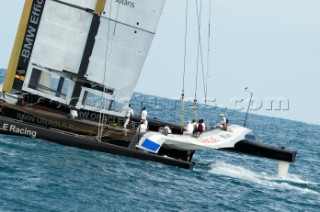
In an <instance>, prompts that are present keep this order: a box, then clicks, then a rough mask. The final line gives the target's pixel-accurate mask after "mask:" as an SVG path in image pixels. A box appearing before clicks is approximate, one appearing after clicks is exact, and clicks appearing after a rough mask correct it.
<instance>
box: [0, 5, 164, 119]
mask: <svg viewBox="0 0 320 212" xmlns="http://www.w3.org/2000/svg"><path fill="white" fill-rule="evenodd" d="M164 3H165V0H152V1H150V0H139V1H137V0H130V1H127V0H110V1H106V0H81V1H79V0H59V1H58V0H33V1H32V0H26V3H25V4H26V6H25V9H24V16H28V15H29V19H28V22H27V23H26V24H27V25H26V26H24V27H20V28H19V31H18V34H17V37H18V36H20V37H21V34H24V38H23V40H22V44H21V50H20V53H17V52H15V53H13V54H12V58H11V60H12V61H13V62H12V63H13V64H14V63H15V62H14V61H18V62H17V64H16V67H15V66H13V67H12V68H11V70H9V69H8V71H9V72H10V73H9V74H8V76H7V78H6V82H5V86H4V91H6V92H10V93H11V92H12V93H19V92H27V93H30V94H35V95H38V96H41V97H44V98H47V99H52V100H54V101H56V102H59V103H62V104H65V105H70V106H72V107H74V108H77V109H85V110H91V111H98V112H103V113H108V114H113V115H120V116H123V115H124V112H125V110H124V108H126V106H127V104H128V101H129V100H130V98H131V96H132V93H133V90H134V87H135V85H136V83H137V81H138V78H139V75H140V73H141V70H142V67H143V64H144V61H145V59H146V56H147V54H148V51H149V49H150V46H151V42H152V39H153V37H154V34H155V31H156V28H157V25H158V22H159V18H160V16H161V14H162V10H163V7H164ZM22 20H23V19H22ZM20 40H21V39H20ZM17 54H19V58H18V60H17V59H16V58H17ZM13 58H15V60H14V59H13ZM13 79H14V80H13Z"/></svg>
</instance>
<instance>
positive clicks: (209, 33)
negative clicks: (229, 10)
mask: <svg viewBox="0 0 320 212" xmlns="http://www.w3.org/2000/svg"><path fill="white" fill-rule="evenodd" d="M208 1H209V19H208V53H207V78H206V91H205V101H206V102H207V95H208V78H209V77H210V53H211V48H210V47H211V46H210V38H211V0H208Z"/></svg>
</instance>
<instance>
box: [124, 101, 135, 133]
mask: <svg viewBox="0 0 320 212" xmlns="http://www.w3.org/2000/svg"><path fill="white" fill-rule="evenodd" d="M132 116H134V112H133V110H132V109H131V105H129V107H128V108H127V111H126V114H125V117H126V120H125V122H124V124H123V127H124V129H127V125H128V124H129V121H130V117H132Z"/></svg>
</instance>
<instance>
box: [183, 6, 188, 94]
mask: <svg viewBox="0 0 320 212" xmlns="http://www.w3.org/2000/svg"><path fill="white" fill-rule="evenodd" d="M188 7H189V0H186V14H185V27H186V28H185V34H184V66H183V83H182V93H184V83H185V75H186V61H187V35H188Z"/></svg>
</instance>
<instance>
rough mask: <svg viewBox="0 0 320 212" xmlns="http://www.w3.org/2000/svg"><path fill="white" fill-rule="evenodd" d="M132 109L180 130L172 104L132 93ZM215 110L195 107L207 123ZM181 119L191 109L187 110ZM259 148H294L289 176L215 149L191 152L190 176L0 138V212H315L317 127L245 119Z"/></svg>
mask: <svg viewBox="0 0 320 212" xmlns="http://www.w3.org/2000/svg"><path fill="white" fill-rule="evenodd" d="M132 103H133V107H134V110H135V112H136V113H139V111H140V107H141V105H145V106H147V109H148V112H149V116H148V117H149V118H150V119H151V118H157V119H159V120H166V121H171V122H174V123H177V124H179V122H180V120H179V114H180V110H179V103H177V101H174V100H170V99H165V98H160V97H154V96H148V95H143V94H139V93H135V95H134V98H133V102H132ZM220 112H224V113H225V114H226V115H227V116H228V118H229V120H230V122H232V123H236V124H242V123H243V120H244V116H245V114H244V113H240V112H236V111H229V110H224V111H221V110H220V109H218V108H208V107H205V106H200V107H199V112H198V117H199V118H201V117H205V120H206V121H207V125H213V124H214V123H215V122H216V121H218V120H217V116H218V114H219V113H220ZM185 116H186V119H188V118H190V119H191V117H192V109H190V108H189V107H186V110H185ZM248 126H249V127H250V128H251V129H252V130H253V131H254V132H255V135H256V137H257V138H258V139H259V140H261V141H262V142H264V143H268V144H272V145H274V146H278V147H281V146H285V147H286V148H288V149H292V150H297V151H298V153H297V157H296V161H295V162H294V163H293V164H291V166H290V169H289V175H288V176H287V177H283V178H280V177H278V176H277V161H273V160H269V159H262V158H256V157H250V156H246V155H239V154H234V153H227V152H221V151H214V152H207V151H203V152H196V154H195V155H194V158H193V160H194V161H195V162H196V163H197V166H196V167H195V169H194V170H192V171H190V170H185V169H181V168H177V167H171V166H167V165H163V164H160V163H155V162H148V161H140V160H136V159H131V158H126V157H121V156H117V155H111V154H106V153H100V152H95V151H87V150H82V149H77V148H72V147H66V146H62V145H58V144H54V143H50V142H47V141H45V140H40V139H30V138H22V137H16V136H7V135H0V179H1V180H0V191H1V193H0V211H32V212H33V211H94V212H96V211H179V212H180V211H268V212H269V211H319V210H320V171H319V167H320V126H318V125H311V124H306V123H302V122H296V121H289V120H285V119H279V118H270V117H264V116H258V115H253V114H249V117H248Z"/></svg>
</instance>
